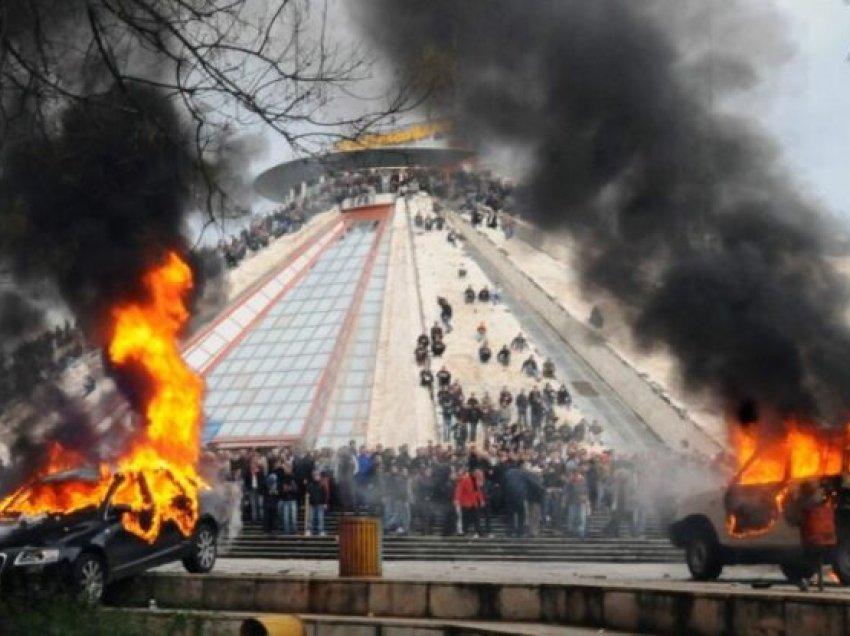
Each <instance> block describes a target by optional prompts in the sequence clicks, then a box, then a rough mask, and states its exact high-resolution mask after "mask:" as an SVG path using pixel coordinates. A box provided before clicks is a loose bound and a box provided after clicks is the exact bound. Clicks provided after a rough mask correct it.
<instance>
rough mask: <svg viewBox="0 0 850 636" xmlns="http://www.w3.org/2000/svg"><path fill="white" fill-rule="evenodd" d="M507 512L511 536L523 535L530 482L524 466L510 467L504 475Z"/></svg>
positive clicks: (508, 531) (509, 534)
mask: <svg viewBox="0 0 850 636" xmlns="http://www.w3.org/2000/svg"><path fill="white" fill-rule="evenodd" d="M502 483H503V491H504V505H505V514H506V515H507V522H508V529H507V534H508V536H509V537H521V536H522V535H523V533H524V532H525V504H526V502H527V500H528V484H527V483H526V479H525V475H524V474H523V470H522V468H519V467H515V468H509V469H508V470H506V471H505V473H504V476H503V477H502Z"/></svg>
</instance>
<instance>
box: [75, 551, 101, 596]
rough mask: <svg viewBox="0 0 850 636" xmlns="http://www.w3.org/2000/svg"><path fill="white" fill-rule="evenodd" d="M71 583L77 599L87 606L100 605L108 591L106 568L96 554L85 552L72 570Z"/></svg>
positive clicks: (78, 558)
mask: <svg viewBox="0 0 850 636" xmlns="http://www.w3.org/2000/svg"><path fill="white" fill-rule="evenodd" d="M71 583H72V585H73V587H74V594H75V595H76V597H77V598H78V599H79V600H80V601H81V602H83V603H85V604H86V605H98V604H100V602H101V601H102V600H103V593H104V590H105V589H106V567H105V565H104V563H103V559H101V558H100V556H98V555H97V554H95V553H94V552H83V553H82V554H81V555H80V556H78V557H77V560H76V561H74V564H73V566H72V568H71Z"/></svg>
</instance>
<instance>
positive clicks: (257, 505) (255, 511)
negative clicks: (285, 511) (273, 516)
mask: <svg viewBox="0 0 850 636" xmlns="http://www.w3.org/2000/svg"><path fill="white" fill-rule="evenodd" d="M265 480H266V475H265V473H264V472H263V468H262V466H261V465H260V463H259V461H258V460H257V459H256V458H254V459H252V460H250V463H249V465H248V468H247V469H246V470H245V471H244V472H243V475H242V481H243V484H242V487H243V491H244V492H245V494H246V495H247V496H248V503H249V505H250V507H251V521H262V518H263V489H264V488H265Z"/></svg>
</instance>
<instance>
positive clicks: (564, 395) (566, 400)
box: [556, 383, 573, 408]
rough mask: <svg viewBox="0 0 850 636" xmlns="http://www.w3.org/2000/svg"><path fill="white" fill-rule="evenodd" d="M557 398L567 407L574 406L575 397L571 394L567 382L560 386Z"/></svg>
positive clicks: (561, 404)
mask: <svg viewBox="0 0 850 636" xmlns="http://www.w3.org/2000/svg"><path fill="white" fill-rule="evenodd" d="M556 399H557V401H558V404H559V405H560V406H566V407H567V408H569V407H570V406H572V403H573V397H572V396H571V395H570V392H569V390H568V389H567V385H566V384H564V383H561V386H560V387H559V388H558V394H557V398H556Z"/></svg>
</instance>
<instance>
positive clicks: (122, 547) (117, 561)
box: [103, 502, 152, 578]
mask: <svg viewBox="0 0 850 636" xmlns="http://www.w3.org/2000/svg"><path fill="white" fill-rule="evenodd" d="M127 511H128V509H127V508H126V507H124V506H117V505H112V504H111V502H107V504H106V505H105V506H104V511H103V515H104V522H105V524H106V529H105V530H104V532H103V549H104V551H105V553H106V558H107V561H108V566H109V572H110V578H122V577H124V576H129V575H131V574H133V573H135V572H137V571H138V569H139V564H140V563H142V562H143V561H144V560H145V559H146V558H147V557H148V556H150V553H151V549H152V547H151V544H149V543H148V542H147V541H145V540H144V539H143V538H141V537H140V536H138V535H136V534H134V533H132V532H130V531H128V530H127V529H126V528H125V527H124V524H123V523H122V519H123V516H124V514H126V512H127Z"/></svg>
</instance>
